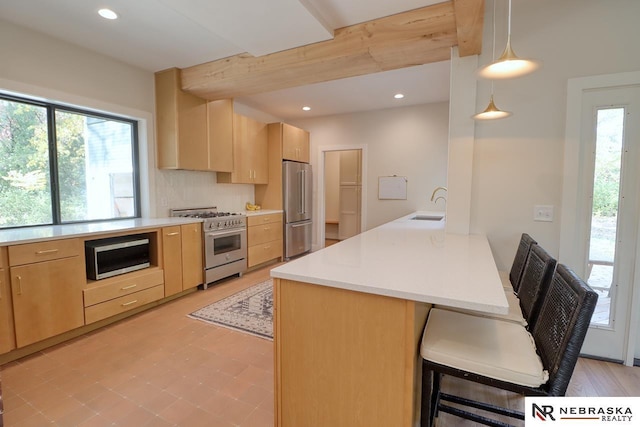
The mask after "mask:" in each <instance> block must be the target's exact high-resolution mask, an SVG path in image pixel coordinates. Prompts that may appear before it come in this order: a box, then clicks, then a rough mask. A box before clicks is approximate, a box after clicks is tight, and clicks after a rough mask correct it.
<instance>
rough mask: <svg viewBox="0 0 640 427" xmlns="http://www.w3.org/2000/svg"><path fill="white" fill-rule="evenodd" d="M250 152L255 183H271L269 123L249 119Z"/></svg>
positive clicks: (253, 181)
mask: <svg viewBox="0 0 640 427" xmlns="http://www.w3.org/2000/svg"><path fill="white" fill-rule="evenodd" d="M247 126H248V135H249V140H248V141H247V143H248V145H249V153H250V157H251V169H252V170H253V179H252V181H251V183H253V184H268V183H269V159H268V153H269V151H268V131H267V124H266V123H261V122H258V121H256V120H252V119H249V120H248V123H247Z"/></svg>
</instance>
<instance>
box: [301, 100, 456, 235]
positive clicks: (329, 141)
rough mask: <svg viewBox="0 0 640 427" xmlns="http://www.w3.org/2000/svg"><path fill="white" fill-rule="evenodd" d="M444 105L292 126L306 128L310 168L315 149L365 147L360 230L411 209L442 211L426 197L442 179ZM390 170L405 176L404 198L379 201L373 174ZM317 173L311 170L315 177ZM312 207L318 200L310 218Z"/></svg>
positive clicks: (445, 132)
mask: <svg viewBox="0 0 640 427" xmlns="http://www.w3.org/2000/svg"><path fill="white" fill-rule="evenodd" d="M448 108H449V104H448V103H437V104H426V105H418V106H410V107H403V108H394V109H387V110H378V111H370V112H363V113H355V114H343V115H338V116H326V117H318V118H310V119H304V120H296V121H292V124H293V125H295V126H298V127H301V128H303V129H306V130H308V131H309V132H311V164H312V165H313V167H314V171H316V169H317V167H318V155H319V153H318V150H319V147H328V146H344V145H366V147H367V162H368V163H367V165H366V169H367V176H366V181H367V182H366V184H367V194H366V197H364V199H365V200H366V209H367V214H366V218H367V220H366V224H363V231H364V230H368V229H370V228H373V227H375V226H378V225H380V224H383V223H385V222H388V221H390V220H392V219H395V218H397V217H399V216H402V215H405V214H407V213H410V212H413V211H415V210H421V209H422V210H425V209H430V210H434V209H439V210H442V205H441V203H442V201H440V202H439V205H438V206H437V207H436V206H435V205H433V204H432V203H431V202H429V197H430V196H431V192H432V191H433V189H434V188H435V187H437V186H439V185H445V183H446V170H447V139H448V124H449V120H448V117H449V112H448ZM363 169H364V167H363ZM394 174H395V175H399V176H406V177H407V178H408V181H409V182H408V186H407V200H378V177H379V176H388V175H394ZM317 175H318V174H317V172H315V173H314V181H315V179H316V178H315V177H317ZM315 184H316V185H314V188H317V183H315ZM315 201H317V195H314V202H315ZM316 209H317V202H316V203H315V205H314V217H315V218H317V217H318V215H317V212H316Z"/></svg>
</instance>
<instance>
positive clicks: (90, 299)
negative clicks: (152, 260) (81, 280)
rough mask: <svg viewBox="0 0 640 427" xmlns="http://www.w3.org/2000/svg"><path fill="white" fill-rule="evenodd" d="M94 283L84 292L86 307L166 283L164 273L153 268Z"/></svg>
mask: <svg viewBox="0 0 640 427" xmlns="http://www.w3.org/2000/svg"><path fill="white" fill-rule="evenodd" d="M150 270H151V271H146V270H142V271H139V272H133V273H128V274H123V275H121V276H116V277H110V278H108V279H103V280H100V281H97V282H93V283H92V284H91V286H90V287H87V288H85V290H84V306H85V307H89V306H92V305H95V304H99V303H101V302H105V301H108V300H110V299H113V298H117V297H121V296H125V295H129V294H132V293H134V292H138V291H141V290H144V289H148V288H151V287H153V286H157V285H162V284H163V283H164V275H163V271H162V270H161V269H159V268H152V269H150Z"/></svg>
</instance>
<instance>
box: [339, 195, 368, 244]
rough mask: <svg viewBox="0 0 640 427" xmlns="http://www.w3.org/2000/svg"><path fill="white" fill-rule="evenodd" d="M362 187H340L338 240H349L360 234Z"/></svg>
mask: <svg viewBox="0 0 640 427" xmlns="http://www.w3.org/2000/svg"><path fill="white" fill-rule="evenodd" d="M360 190H361V187H360V186H359V185H341V186H340V221H339V223H338V238H339V239H340V240H344V239H348V238H349V237H352V236H355V235H356V234H359V233H360V215H361V213H360V211H361V205H362V203H361V194H360Z"/></svg>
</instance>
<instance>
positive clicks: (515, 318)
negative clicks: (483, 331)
mask: <svg viewBox="0 0 640 427" xmlns="http://www.w3.org/2000/svg"><path fill="white" fill-rule="evenodd" d="M504 295H505V296H506V297H507V302H508V303H509V312H508V313H507V314H494V313H484V312H482V311H475V310H466V309H464V308H455V307H446V306H437V308H441V309H443V310H451V311H457V312H460V313H466V314H471V315H473V316H481V317H489V318H491V319H499V320H505V321H507V322H514V323H517V324H519V325H522V326H527V321H526V319H525V318H524V317H523V316H522V309H521V308H520V300H519V299H518V297H517V296H516V295H515V294H514V293H513V290H506V289H505V291H504Z"/></svg>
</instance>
